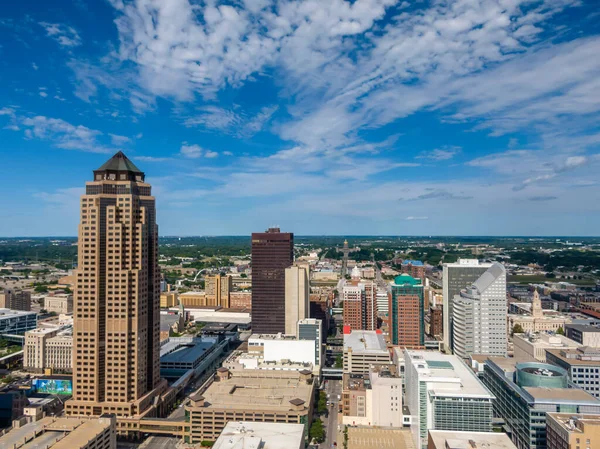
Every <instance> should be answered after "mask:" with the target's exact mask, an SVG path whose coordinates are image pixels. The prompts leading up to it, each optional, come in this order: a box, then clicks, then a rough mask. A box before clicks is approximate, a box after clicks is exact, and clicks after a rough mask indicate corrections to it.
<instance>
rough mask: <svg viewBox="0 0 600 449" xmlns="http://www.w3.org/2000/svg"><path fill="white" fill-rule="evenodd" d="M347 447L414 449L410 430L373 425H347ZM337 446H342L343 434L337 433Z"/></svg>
mask: <svg viewBox="0 0 600 449" xmlns="http://www.w3.org/2000/svg"><path fill="white" fill-rule="evenodd" d="M347 429H348V449H375V448H377V449H384V448H386V449H415V447H416V446H415V443H414V442H413V439H412V436H411V433H410V430H407V429H391V428H377V429H376V428H373V427H350V426H348V427H347ZM337 441H338V447H339V446H342V444H341V442H343V441H344V434H343V433H342V432H340V433H339V436H338V440H337Z"/></svg>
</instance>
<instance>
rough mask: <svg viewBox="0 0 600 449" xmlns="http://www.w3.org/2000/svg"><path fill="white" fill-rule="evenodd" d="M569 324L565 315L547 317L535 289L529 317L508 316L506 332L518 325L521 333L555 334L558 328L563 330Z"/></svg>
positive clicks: (520, 315)
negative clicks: (521, 330)
mask: <svg viewBox="0 0 600 449" xmlns="http://www.w3.org/2000/svg"><path fill="white" fill-rule="evenodd" d="M569 323H571V319H570V318H569V317H568V316H567V315H560V314H552V315H547V314H546V313H545V311H544V309H543V308H542V301H541V299H540V295H539V293H538V291H537V289H536V290H535V291H534V292H533V301H532V303H531V313H530V314H529V315H522V314H516V315H513V314H509V315H508V331H509V332H512V331H513V329H514V327H515V326H516V325H517V324H518V325H520V326H521V328H522V329H523V332H525V333H527V332H529V333H535V332H548V331H552V332H556V331H557V330H558V329H559V328H562V329H563V330H564V329H565V326H566V325H567V324H569Z"/></svg>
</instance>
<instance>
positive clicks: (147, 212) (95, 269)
mask: <svg viewBox="0 0 600 449" xmlns="http://www.w3.org/2000/svg"><path fill="white" fill-rule="evenodd" d="M144 178H145V176H144V173H143V172H141V171H140V170H139V169H138V168H137V167H136V166H135V165H134V164H133V163H132V162H131V161H130V160H129V159H128V158H127V157H126V156H125V155H124V154H123V153H122V152H118V153H117V154H115V155H114V156H113V157H112V158H111V159H109V160H108V161H107V162H106V163H105V164H104V165H102V166H101V167H100V168H99V169H98V170H95V171H94V180H93V181H91V182H87V183H86V192H85V194H84V195H83V196H82V197H81V216H80V225H79V233H78V234H79V245H78V261H79V265H78V267H77V270H76V272H75V275H76V284H75V293H74V302H75V304H74V317H73V318H74V327H73V398H72V399H71V400H69V401H67V403H66V413H67V414H68V415H92V416H100V415H102V414H104V413H113V414H115V415H117V416H119V417H127V416H143V415H144V414H147V413H149V414H152V413H154V412H155V407H154V404H156V402H158V401H160V398H159V396H160V394H161V392H162V391H164V390H165V389H166V381H161V379H160V374H159V370H160V365H159V338H160V336H159V333H160V302H159V301H160V299H159V293H160V285H159V284H160V273H159V267H158V227H157V225H156V210H155V200H154V197H152V196H151V186H150V185H149V184H147V183H145V182H144ZM157 400H158V401H157Z"/></svg>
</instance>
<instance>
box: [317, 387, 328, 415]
mask: <svg viewBox="0 0 600 449" xmlns="http://www.w3.org/2000/svg"><path fill="white" fill-rule="evenodd" d="M325 412H327V395H326V394H325V392H324V391H319V400H318V402H317V413H318V414H319V415H323V414H324V413H325Z"/></svg>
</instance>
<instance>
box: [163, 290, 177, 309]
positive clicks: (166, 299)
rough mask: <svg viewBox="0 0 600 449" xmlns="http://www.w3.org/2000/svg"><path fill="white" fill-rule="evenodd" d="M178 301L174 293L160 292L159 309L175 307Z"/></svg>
mask: <svg viewBox="0 0 600 449" xmlns="http://www.w3.org/2000/svg"><path fill="white" fill-rule="evenodd" d="M178 304H179V299H178V298H177V293H176V292H162V293H161V294H160V308H161V309H168V308H169V307H177V305H178Z"/></svg>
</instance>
